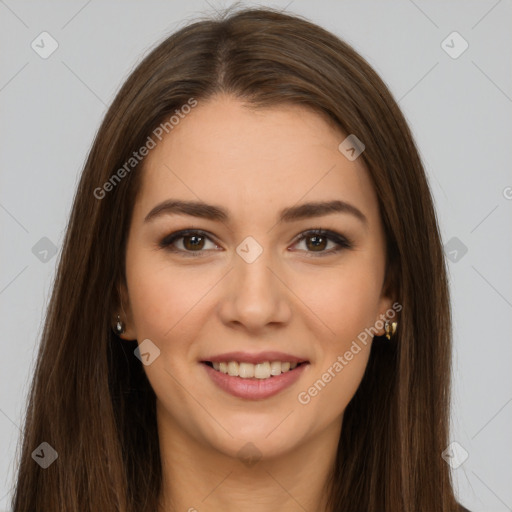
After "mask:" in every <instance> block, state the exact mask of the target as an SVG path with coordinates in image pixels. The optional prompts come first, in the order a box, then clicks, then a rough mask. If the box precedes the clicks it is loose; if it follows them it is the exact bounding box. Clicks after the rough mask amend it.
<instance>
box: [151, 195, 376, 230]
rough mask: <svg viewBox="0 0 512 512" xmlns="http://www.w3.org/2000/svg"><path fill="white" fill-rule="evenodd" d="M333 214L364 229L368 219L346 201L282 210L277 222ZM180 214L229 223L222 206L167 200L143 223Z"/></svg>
mask: <svg viewBox="0 0 512 512" xmlns="http://www.w3.org/2000/svg"><path fill="white" fill-rule="evenodd" d="M333 213H346V214H350V215H353V216H354V217H356V218H357V219H359V220H360V221H361V222H362V223H363V224H364V225H365V226H366V227H367V226H368V219H367V218H366V216H365V215H364V214H363V212H362V211H361V210H359V209H358V208H356V207H355V206H354V205H352V204H350V203H347V202H346V201H340V200H334V201H326V202H310V203H303V204H300V205H297V206H290V207H288V208H284V209H283V210H281V211H280V212H279V220H278V221H279V222H293V221H296V220H301V219H308V218H313V217H322V216H324V215H329V214H333ZM172 214H182V215H190V216H192V217H200V218H203V219H208V220H213V221H219V222H229V220H230V216H229V213H228V211H227V210H226V209H225V208H223V207H222V206H215V205H211V204H207V203H204V202H202V201H181V200H176V199H167V200H166V201H163V202H162V203H159V204H157V205H156V206H155V207H154V208H153V209H152V210H151V211H150V212H149V213H148V214H147V215H146V217H145V218H144V223H146V222H150V221H152V220H154V219H156V218H158V217H161V216H164V215H172Z"/></svg>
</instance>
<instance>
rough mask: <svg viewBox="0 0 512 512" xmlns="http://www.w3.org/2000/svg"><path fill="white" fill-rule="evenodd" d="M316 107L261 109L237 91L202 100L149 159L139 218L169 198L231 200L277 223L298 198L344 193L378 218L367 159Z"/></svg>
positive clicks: (248, 213) (232, 205)
mask: <svg viewBox="0 0 512 512" xmlns="http://www.w3.org/2000/svg"><path fill="white" fill-rule="evenodd" d="M345 137H346V135H345V134H343V133H342V132H341V131H340V130H339V129H338V128H337V127H335V126H334V125H333V124H332V123H329V122H328V121H327V120H326V119H325V118H324V117H323V116H321V115H320V114H318V113H316V112H313V111H312V110H309V109H306V108H302V107H299V106H295V105H280V106H275V107H269V108H265V109H259V110H255V109H254V108H250V107H248V106H246V105H245V104H244V103H243V102H241V101H240V100H237V99H234V98H232V97H229V96H220V97H216V98H214V99H212V100H209V101H207V102H204V103H203V102H198V105H197V106H196V107H194V108H193V109H192V111H191V112H190V113H189V114H187V115H185V116H184V117H183V118H182V119H180V121H179V123H178V124H177V125H175V126H174V127H173V129H172V130H171V131H170V132H169V133H168V134H167V135H165V136H164V137H163V138H162V140H161V141H160V142H158V143H157V145H156V147H155V148H154V149H152V150H151V151H150V153H149V154H148V156H147V157H146V158H145V160H144V168H143V171H142V172H143V176H142V187H141V190H140V191H139V195H138V200H137V204H136V206H135V209H136V211H137V212H138V217H139V218H140V217H141V216H142V217H143V216H144V215H146V214H147V212H148V211H149V210H151V208H153V207H154V206H155V204H157V203H159V202H162V201H165V200H167V199H169V198H173V199H184V200H195V201H198V200H201V201H204V202H206V203H210V204H219V205H223V206H224V207H225V208H226V209H227V210H228V211H230V212H232V215H233V220H234V221H236V220H240V221H246V220H250V221H253V222H254V221H256V220H257V219H261V220H262V221H268V222H272V221H273V220H275V219H274V217H275V215H276V212H278V211H280V210H282V209H283V208H286V207H289V206H291V205H293V204H296V203H301V202H310V201H325V200H333V199H340V200H344V201H346V202H349V203H351V204H353V205H355V206H356V207H357V208H359V209H360V210H362V211H363V212H364V214H365V215H366V216H367V217H368V220H369V222H370V223H372V221H373V222H375V220H376V216H378V211H377V206H376V204H377V201H376V196H375V192H374V190H373V186H372V183H371V180H370V177H369V174H368V171H367V169H366V168H365V166H364V163H363V161H362V159H361V158H358V159H356V160H355V161H350V160H348V159H347V158H346V157H345V156H344V155H343V154H342V153H341V152H340V151H339V150H338V146H339V144H340V143H341V142H342V141H343V140H344V138H345Z"/></svg>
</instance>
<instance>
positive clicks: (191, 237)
mask: <svg viewBox="0 0 512 512" xmlns="http://www.w3.org/2000/svg"><path fill="white" fill-rule="evenodd" d="M202 238H203V237H202V236H198V235H189V236H187V237H185V240H186V241H188V243H189V244H190V243H191V247H192V248H194V247H195V248H197V247H199V246H200V243H201V241H202V240H201V239H202ZM191 240H194V241H192V242H191ZM185 246H187V243H185ZM187 248H188V247H187Z"/></svg>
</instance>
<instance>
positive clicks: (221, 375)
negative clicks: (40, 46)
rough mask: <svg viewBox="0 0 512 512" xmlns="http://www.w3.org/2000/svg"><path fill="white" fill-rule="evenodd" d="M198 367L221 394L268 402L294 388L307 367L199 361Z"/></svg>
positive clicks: (303, 363) (279, 362)
mask: <svg viewBox="0 0 512 512" xmlns="http://www.w3.org/2000/svg"><path fill="white" fill-rule="evenodd" d="M202 366H203V367H204V368H205V370H206V372H207V374H208V376H209V377H210V379H211V380H212V381H213V383H214V384H216V385H217V387H219V388H220V389H222V390H223V391H226V392H227V393H229V394H231V395H233V396H236V397H238V398H244V399H248V400H261V399H265V398H270V397H271V396H274V395H276V394H278V393H280V392H281V391H283V390H284V389H286V388H288V387H290V386H291V385H292V384H294V383H295V382H296V381H297V380H298V379H299V378H300V376H301V375H302V374H303V372H304V370H306V369H307V367H308V366H309V363H307V362H302V363H297V362H293V363H290V362H286V361H283V362H281V361H265V362H262V363H258V364H252V363H245V362H240V363H238V362H236V361H229V362H211V361H203V362H202Z"/></svg>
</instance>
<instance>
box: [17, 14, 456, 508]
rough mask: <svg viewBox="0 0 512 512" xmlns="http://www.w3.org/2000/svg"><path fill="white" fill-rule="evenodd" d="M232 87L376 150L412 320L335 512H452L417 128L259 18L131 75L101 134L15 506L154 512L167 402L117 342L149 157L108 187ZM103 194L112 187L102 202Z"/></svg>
mask: <svg viewBox="0 0 512 512" xmlns="http://www.w3.org/2000/svg"><path fill="white" fill-rule="evenodd" d="M221 92H222V93H227V94H230V95H233V96H234V97H236V98H240V99H242V100H243V101H245V102H246V103H247V104H250V105H253V106H255V107H262V108H267V107H271V106H272V105H279V104H283V103H292V104H297V105H301V106H307V107H310V108H312V109H314V110H315V111H316V112H318V113H321V114H322V115H324V116H325V117H326V119H329V120H330V121H332V122H334V123H335V124H336V125H337V126H338V127H339V128H341V130H342V131H343V132H344V133H346V134H347V135H348V134H355V135H356V136H357V137H358V138H359V139H360V140H361V141H363V143H364V144H365V151H364V152H363V154H362V155H361V157H362V158H363V159H364V162H365V164H366V166H367V168H368V171H369V173H370V175H371V178H372V181H373V184H374V187H375V191H376V194H377V197H378V202H379V208H380V212H381V215H382V219H383V222H384V226H385V234H386V237H387V254H386V256H387V273H386V286H387V287H388V289H389V290H390V291H391V292H392V294H393V295H392V296H393V297H394V298H395V299H396V300H397V301H398V302H399V303H400V304H401V305H402V310H401V314H400V317H399V326H398V332H397V334H396V336H395V339H394V340H392V341H391V342H389V341H387V340H385V339H384V340H383V339H381V338H379V337H375V339H374V342H373V345H372V349H371V355H370V359H369V363H368V367H367V370H366V372H365V375H364V377H363V380H362V382H361V385H360V387H359V389H358V391H357V392H356V394H355V396H354V397H353V399H352V400H351V402H350V404H349V405H348V407H347V409H346V411H345V414H344V420H343V427H342V432H341V437H340V441H339V446H338V455H337V459H336V464H335V467H334V468H333V471H332V478H331V480H330V481H329V482H327V487H328V488H329V489H330V493H329V496H330V498H329V500H330V501H329V506H330V507H331V509H332V511H342V510H343V511H356V510H357V511H365V512H382V511H384V510H386V511H389V512H411V511H413V510H422V511H427V510H428V511H434V510H435V511H436V512H448V511H452V510H455V509H456V507H457V504H456V501H455V498H454V494H453V490H452V485H451V482H450V474H449V466H448V465H447V464H446V463H445V462H444V461H443V459H442V457H441V452H442V451H443V450H444V448H445V447H446V445H447V444H448V418H449V405H450V400H449V394H450V366H451V363H450V357H451V317H450V303H449V290H448V285H447V276H446V268H445V260H444V255H443V250H442V244H441V237H440V233H439V229H438V225H437V220H436V215H435V211H434V206H433V202H432V197H431V192H430V189H429V185H428V182H427V179H426V176H425V172H424V169H423V166H422V163H421V161H420V158H419V155H418V151H417V149H416V146H415V143H414V141H413V137H412V135H411V132H410V130H409V128H408V125H407V123H406V121H405V119H404V117H403V115H402V113H401V112H400V110H399V108H398V106H397V103H396V102H395V100H394V99H393V97H392V95H391V93H390V92H389V90H388V88H387V87H386V85H385V84H384V82H383V81H382V80H381V79H380V78H379V76H378V75H377V74H376V73H375V71H373V69H372V68H371V67H370V65H369V64H368V63H367V62H366V61H365V60H364V59H363V58H362V57H361V56H360V55H358V54H357V53H356V52H355V51H354V49H352V48H351V47H350V46H349V45H348V44H346V43H345V42H343V41H341V40H340V39H338V38H337V37H336V36H334V35H333V34H331V33H329V32H328V31H326V30H324V29H322V28H320V27H319V26H317V25H315V24H313V23H311V22H309V21H307V20H305V19H303V18H302V17H300V16H296V15H290V14H285V13H281V12H279V11H277V10H274V9H269V8H251V9H243V10H235V12H229V10H228V11H226V12H224V13H223V14H222V15H221V16H219V17H218V18H214V19H202V20H198V21H196V22H194V23H192V24H190V25H188V26H185V27H184V28H182V29H180V30H179V31H177V32H176V33H174V34H173V35H171V36H170V37H168V38H167V39H165V40H164V41H163V42H161V43H159V44H158V45H157V46H156V47H155V48H154V49H153V50H152V51H151V52H150V53H149V54H148V55H147V56H146V57H145V59H144V60H143V61H142V62H141V63H140V64H139V65H138V66H137V67H136V69H135V70H134V71H133V72H132V73H131V75H130V76H129V77H128V79H127V80H126V82H125V83H124V85H123V86H122V88H121V89H120V91H119V92H118V94H117V96H116V98H115V100H114V102H113V104H112V106H111V107H110V108H109V110H108V112H107V114H106V116H105V118H104V120H103V122H102V124H101V126H100V129H99V131H98V132H97V135H96V137H95V140H94V143H93V145H92V148H91V150H90V153H89V155H88V158H87V161H86V163H85V166H84V169H83V172H82V174H81V179H80V183H79V185H78V189H77V191H76V195H75V197H74V202H73V208H72V212H71V217H70V220H69V224H68V226H67V231H66V236H65V239H64V243H63V247H62V253H61V257H60V260H59V263H58V269H57V273H56V280H55V283H54V288H53V293H52V296H51V301H50V303H49V307H48V311H47V316H46V321H45V325H44V330H43V334H42V339H41V344H40V348H39V353H38V358H37V363H36V368H35V374H34V378H33V382H32V386H31V390H30V394H29V397H28V408H27V414H26V420H25V424H24V430H23V436H22V438H21V441H22V443H21V453H20V454H19V470H18V474H17V481H16V489H15V494H14V497H13V512H34V511H44V512H50V511H51V512H59V511H62V512H64V511H65V512H78V511H80V512H98V511H101V512H107V511H108V512H112V511H119V512H141V511H143V512H154V511H155V510H156V506H157V498H158V495H159V492H160V486H161V467H160V462H161V461H160V454H159V444H158V435H157V429H156V418H155V395H154V392H153V390H152V388H151V386H150V384H149V382H148V380H147V378H146V376H145V373H144V371H143V366H142V364H141V363H140V361H139V360H138V359H137V358H136V357H134V355H133V350H134V348H135V347H136V346H137V344H136V342H126V341H123V342H121V341H120V339H119V338H118V337H117V336H116V335H115V334H114V333H113V332H112V330H111V326H112V325H113V318H114V316H113V315H114V312H116V311H117V309H116V308H117V307H118V306H119V300H120V298H119V294H118V285H119V283H121V282H122V280H124V279H125V268H124V263H125V249H126V240H127V234H128V229H129V226H130V221H131V212H132V210H133V205H134V202H135V199H136V194H137V190H138V189H139V186H140V179H141V174H142V169H143V165H144V162H143V161H142V162H141V164H139V165H136V166H135V167H134V169H133V170H131V171H127V172H126V173H125V175H124V176H123V177H122V179H120V180H117V181H115V183H114V182H113V181H112V176H113V175H114V174H115V173H116V171H117V170H118V169H120V168H122V167H123V165H126V162H127V161H129V159H130V157H131V156H132V154H133V152H134V151H137V150H138V149H139V148H141V147H142V146H144V145H145V144H146V143H147V140H148V136H150V135H151V133H153V130H154V129H155V127H157V126H158V125H159V124H160V123H162V121H164V120H165V119H168V118H169V116H171V115H172V114H173V113H174V112H175V110H176V109H180V108H181V107H182V106H183V105H185V104H187V102H190V99H191V98H194V99H195V100H196V101H197V102H198V103H199V104H200V103H201V102H203V101H206V100H208V99H209V98H212V97H213V96H214V95H215V94H217V93H221ZM340 142H341V141H340ZM125 169H126V167H125ZM109 180H111V181H110V183H111V186H110V187H108V186H104V184H105V183H107V182H109ZM98 188H101V189H102V190H108V193H106V192H105V193H103V192H102V194H103V197H98V196H99V194H98V193H97V192H96V193H95V191H97V190H98ZM42 442H47V443H48V444H49V445H50V446H51V447H53V449H55V451H56V452H57V453H58V458H57V460H56V461H55V462H54V463H53V464H51V465H50V466H49V467H48V468H46V469H43V468H42V467H40V466H39V465H38V464H36V463H35V462H34V459H33V457H32V453H33V452H34V450H35V449H36V448H37V447H39V445H40V444H41V443H42ZM19 449H20V447H18V450H19Z"/></svg>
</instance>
